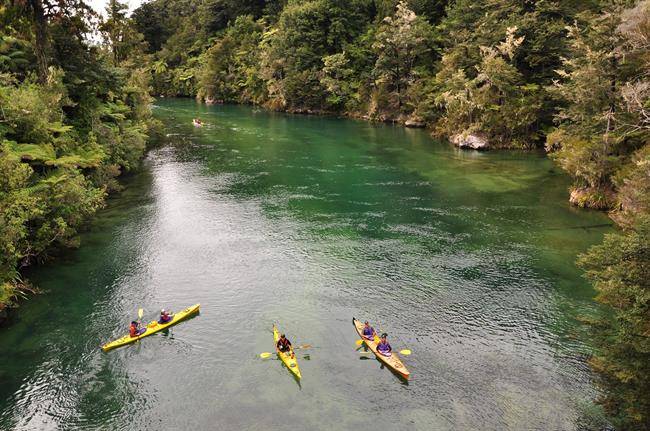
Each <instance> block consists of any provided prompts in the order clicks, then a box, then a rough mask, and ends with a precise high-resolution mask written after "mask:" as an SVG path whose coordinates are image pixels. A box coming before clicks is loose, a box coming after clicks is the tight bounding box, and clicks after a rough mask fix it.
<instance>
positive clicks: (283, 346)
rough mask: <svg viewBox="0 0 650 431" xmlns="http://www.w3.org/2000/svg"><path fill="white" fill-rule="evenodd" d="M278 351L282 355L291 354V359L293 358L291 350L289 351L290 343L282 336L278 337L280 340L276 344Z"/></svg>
mask: <svg viewBox="0 0 650 431" xmlns="http://www.w3.org/2000/svg"><path fill="white" fill-rule="evenodd" d="M277 346H278V350H279V351H281V352H282V353H286V352H291V357H292V358H293V350H291V341H289V339H288V338H287V337H285V336H284V334H282V335H280V339H279V340H278V343H277Z"/></svg>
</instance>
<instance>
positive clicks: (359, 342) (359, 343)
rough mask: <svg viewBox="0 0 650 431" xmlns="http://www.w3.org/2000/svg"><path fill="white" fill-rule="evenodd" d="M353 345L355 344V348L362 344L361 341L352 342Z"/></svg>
mask: <svg viewBox="0 0 650 431" xmlns="http://www.w3.org/2000/svg"><path fill="white" fill-rule="evenodd" d="M354 344H356V345H357V346H360V345H362V344H363V340H357V341H355V342H354Z"/></svg>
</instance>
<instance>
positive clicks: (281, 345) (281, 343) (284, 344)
mask: <svg viewBox="0 0 650 431" xmlns="http://www.w3.org/2000/svg"><path fill="white" fill-rule="evenodd" d="M289 347H291V343H290V342H289V339H288V338H285V339H282V338H280V339H279V340H278V349H280V350H288V349H289Z"/></svg>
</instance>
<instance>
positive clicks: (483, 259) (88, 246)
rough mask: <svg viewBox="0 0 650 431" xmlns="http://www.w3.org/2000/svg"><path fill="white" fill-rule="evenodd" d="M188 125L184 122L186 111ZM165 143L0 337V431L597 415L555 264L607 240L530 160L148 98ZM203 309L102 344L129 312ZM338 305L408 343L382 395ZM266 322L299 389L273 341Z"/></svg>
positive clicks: (575, 282) (502, 421)
mask: <svg viewBox="0 0 650 431" xmlns="http://www.w3.org/2000/svg"><path fill="white" fill-rule="evenodd" d="M197 112H200V115H201V118H202V119H204V121H205V122H206V123H207V124H206V126H205V127H203V128H200V129H196V128H193V127H192V125H191V119H192V118H193V117H195V116H197V115H199V114H197ZM156 113H157V115H158V116H159V117H160V118H161V119H162V120H163V121H164V122H165V124H166V125H167V127H168V133H169V135H170V140H171V141H172V144H170V145H169V146H166V147H163V148H160V149H156V150H154V151H152V152H151V153H150V155H149V157H148V159H147V161H146V163H145V169H144V171H143V172H142V173H140V174H137V175H135V176H133V177H131V178H129V179H127V180H126V190H125V192H124V193H122V194H121V195H120V196H118V197H115V198H114V199H113V200H112V201H111V205H110V206H109V208H108V209H107V210H105V211H103V212H102V213H101V215H100V216H99V218H98V219H97V221H96V222H95V223H94V224H93V228H92V230H91V231H90V232H89V233H87V234H86V235H84V236H83V238H82V241H83V246H82V247H81V249H79V250H78V251H76V252H71V253H69V254H67V255H66V256H64V257H63V258H62V259H61V260H59V261H57V262H56V263H53V264H51V265H49V266H45V267H42V268H38V269H36V270H34V271H33V272H32V273H30V274H29V276H30V278H31V279H32V280H34V281H35V282H36V283H38V284H39V285H40V286H41V287H43V288H44V289H46V290H47V291H48V293H47V294H45V295H42V296H39V297H37V298H33V299H31V300H29V301H27V302H25V303H24V305H23V308H22V309H21V310H20V313H18V314H17V315H16V316H15V318H14V322H13V324H12V325H11V326H10V327H9V328H8V329H5V330H2V331H0V346H1V349H0V429H14V428H15V429H98V428H102V429H125V430H127V429H128V430H131V429H143V430H144V429H152V428H154V427H156V428H158V427H167V428H169V427H179V428H187V427H188V425H190V426H192V427H193V428H195V429H259V428H260V427H263V428H264V429H268V430H280V429H284V428H286V427H287V424H290V426H292V427H293V428H296V429H322V430H330V429H344V430H357V429H366V428H367V427H368V423H369V421H370V422H374V423H381V424H382V428H384V429H389V430H393V429H394V430H399V429H416V430H418V429H421V430H431V429H439V430H445V429H449V430H452V429H482V430H483V429H510V430H521V429H539V430H546V429H576V428H579V427H580V426H585V424H590V423H594V422H597V421H598V418H597V417H596V416H595V415H596V413H594V412H596V409H594V408H592V407H591V404H590V401H591V399H592V398H593V397H594V395H595V389H594V388H593V386H592V383H591V377H590V374H589V370H588V367H587V366H586V365H585V363H584V360H583V357H584V355H583V353H584V352H586V351H588V348H587V346H585V345H584V344H583V341H581V340H585V339H586V338H585V335H584V333H583V330H582V329H581V327H580V326H579V325H578V323H577V321H576V320H575V317H576V316H578V315H580V314H585V313H598V312H599V310H598V308H597V307H596V306H595V304H594V303H593V301H592V299H591V298H592V296H593V292H592V290H591V288H590V287H589V286H588V285H586V283H585V282H584V281H583V280H582V279H581V277H580V273H579V272H578V271H577V270H576V268H575V266H574V264H573V261H574V260H575V256H576V254H578V253H580V252H582V251H584V250H586V248H587V247H588V246H589V245H590V244H593V243H595V242H597V241H599V240H600V238H601V237H602V234H603V233H604V232H606V231H607V229H608V227H607V226H608V223H607V220H606V218H605V217H604V216H602V215H600V214H597V213H592V212H585V211H580V210H575V209H572V208H570V207H569V206H568V205H567V203H566V197H567V196H566V194H567V192H566V188H567V185H568V183H567V179H566V178H565V177H563V176H562V175H561V174H560V173H559V172H558V171H557V169H556V168H555V167H554V166H553V165H552V163H550V162H549V161H548V160H546V159H545V158H543V157H542V156H541V155H536V154H526V153H515V152H512V153H476V152H465V151H458V150H455V149H453V148H451V147H450V146H448V145H447V144H444V143H436V142H433V141H432V140H431V139H430V138H429V137H428V135H427V134H426V133H425V132H423V131H414V130H404V129H401V128H397V127H390V126H385V125H371V124H367V123H363V122H356V121H348V120H339V119H333V118H320V117H301V116H288V115H280V114H273V113H267V112H262V111H252V110H250V109H249V108H246V107H233V106H218V107H210V108H208V107H204V106H200V105H196V104H194V102H192V101H189V100H165V101H164V102H161V103H160V105H159V106H158V107H157V108H156ZM196 302H200V303H201V315H200V316H198V317H197V318H195V319H191V320H189V321H187V322H184V323H181V324H179V325H178V326H175V327H174V328H173V329H172V330H171V331H170V333H169V335H163V334H158V335H155V336H151V337H148V338H146V339H144V340H142V341H141V342H139V343H137V344H136V345H133V346H131V347H127V348H123V349H118V350H115V351H113V352H110V353H102V352H101V350H100V349H99V345H100V344H101V343H103V342H105V341H107V340H108V339H110V338H114V337H116V336H119V335H120V334H122V333H123V332H124V331H125V330H126V325H127V324H128V322H129V321H130V320H131V319H132V318H133V317H135V314H136V312H137V309H138V308H139V307H143V308H144V309H145V310H146V313H148V314H147V315H146V316H145V319H148V318H150V317H153V316H155V314H156V313H157V312H158V311H159V310H160V308H162V307H164V308H172V309H180V308H181V307H185V306H188V305H190V304H193V303H196ZM352 316H356V317H359V318H361V319H367V320H370V321H371V322H373V324H374V325H375V326H376V327H377V328H378V329H380V330H382V331H386V332H388V333H389V334H390V338H391V342H392V344H393V347H394V348H395V349H396V350H399V349H402V348H409V349H411V350H412V351H413V354H412V355H411V356H408V357H405V358H404V362H405V364H406V366H407V367H408V368H409V369H410V371H411V373H412V377H411V382H410V383H409V384H408V385H407V384H403V383H402V382H401V381H400V380H399V379H397V378H396V377H395V376H394V375H393V374H392V373H390V372H389V371H388V370H385V369H382V368H381V364H380V363H379V362H377V361H376V360H374V359H372V360H363V359H362V358H363V355H360V353H359V352H357V351H356V350H355V347H356V346H355V340H356V336H355V331H354V328H353V327H352V325H351V324H350V320H351V318H352ZM274 322H275V323H279V324H281V325H282V328H283V330H285V331H286V333H287V335H288V336H289V337H290V339H291V340H292V341H293V342H294V344H303V343H309V344H312V345H313V346H314V347H313V348H311V349H310V350H309V351H308V352H305V355H306V356H303V355H299V358H298V360H299V362H300V367H301V371H302V374H303V380H302V382H301V386H300V387H299V386H298V385H296V382H295V380H293V379H292V377H291V373H289V371H288V370H287V369H286V368H284V367H283V366H282V363H281V362H280V361H276V360H261V359H260V358H259V353H260V352H264V351H269V350H270V349H273V338H272V332H271V326H272V324H273V323H274Z"/></svg>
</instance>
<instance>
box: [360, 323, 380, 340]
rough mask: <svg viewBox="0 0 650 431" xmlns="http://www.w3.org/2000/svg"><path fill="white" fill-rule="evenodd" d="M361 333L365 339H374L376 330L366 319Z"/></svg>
mask: <svg viewBox="0 0 650 431" xmlns="http://www.w3.org/2000/svg"><path fill="white" fill-rule="evenodd" d="M361 334H362V335H363V338H365V339H366V340H374V339H375V336H376V335H377V332H375V328H373V327H372V326H370V323H368V322H367V321H366V322H364V324H363V331H361Z"/></svg>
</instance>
